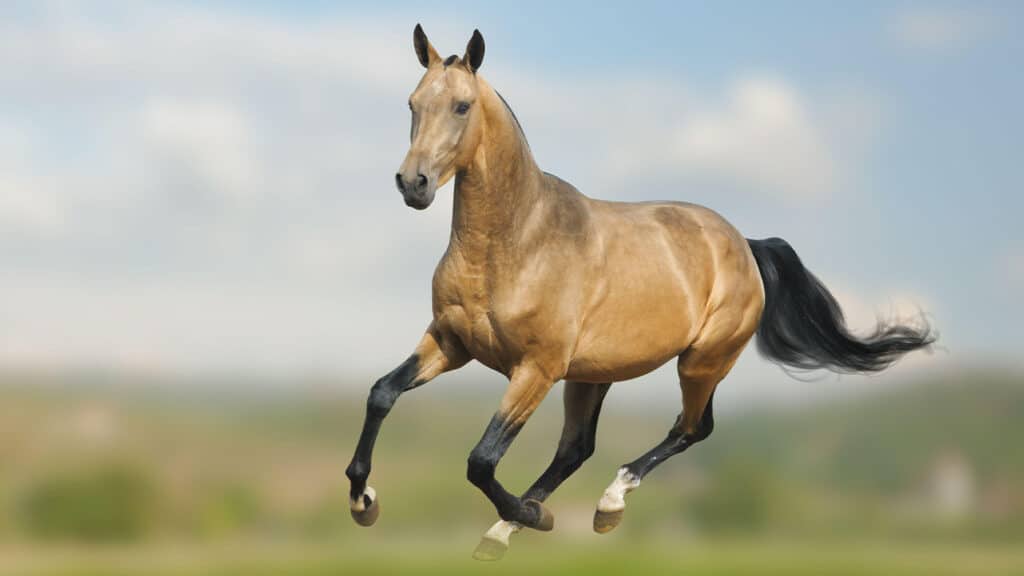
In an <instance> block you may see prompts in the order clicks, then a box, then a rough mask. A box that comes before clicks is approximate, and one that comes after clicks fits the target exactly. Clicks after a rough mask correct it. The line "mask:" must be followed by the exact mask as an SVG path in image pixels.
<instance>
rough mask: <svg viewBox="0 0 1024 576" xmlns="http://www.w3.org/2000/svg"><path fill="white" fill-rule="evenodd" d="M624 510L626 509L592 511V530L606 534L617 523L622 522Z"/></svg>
mask: <svg viewBox="0 0 1024 576" xmlns="http://www.w3.org/2000/svg"><path fill="white" fill-rule="evenodd" d="M625 511H626V509H625V508H623V509H622V510H615V511H613V512H603V511H601V510H597V511H596V512H594V532H597V533H598V534H607V533H608V532H611V531H612V530H614V529H615V527H616V526H618V525H619V522H622V514H623V513H624V512H625Z"/></svg>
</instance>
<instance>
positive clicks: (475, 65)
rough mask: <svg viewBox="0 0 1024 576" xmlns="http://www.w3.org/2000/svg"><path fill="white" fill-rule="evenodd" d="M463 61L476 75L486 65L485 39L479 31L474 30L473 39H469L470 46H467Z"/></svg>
mask: <svg viewBox="0 0 1024 576" xmlns="http://www.w3.org/2000/svg"><path fill="white" fill-rule="evenodd" d="M462 61H463V62H465V63H466V66H469V70H470V71H471V72H473V73H474V74H476V71H477V70H479V69H480V65H481V64H483V63H484V37H483V36H482V35H481V34H480V31H479V30H473V37H472V38H470V39H469V44H466V54H465V55H464V56H463V57H462Z"/></svg>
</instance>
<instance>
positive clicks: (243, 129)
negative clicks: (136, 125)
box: [141, 101, 259, 196]
mask: <svg viewBox="0 0 1024 576" xmlns="http://www.w3.org/2000/svg"><path fill="white" fill-rule="evenodd" d="M141 124H142V136H143V139H144V140H145V142H146V144H147V145H149V146H150V147H151V148H152V150H153V152H154V153H155V154H157V155H158V156H159V157H160V158H159V160H160V163H161V164H163V165H165V166H170V167H173V169H175V170H188V171H193V172H194V177H195V178H196V179H197V180H198V181H200V182H202V183H203V184H205V185H206V187H208V189H210V190H214V191H219V192H221V193H225V194H230V195H232V196H241V195H245V194H247V193H251V192H252V187H253V185H254V184H255V183H256V182H257V180H258V177H259V174H258V173H257V171H256V165H255V162H254V159H253V155H252V151H251V149H250V142H251V141H252V134H251V133H250V131H249V127H248V125H247V122H246V120H245V118H244V117H243V116H242V114H241V112H240V111H239V110H238V109H236V108H233V107H231V106H227V105H224V104H220V103H210V102H180V101H156V102H151V103H149V104H147V105H146V108H145V109H144V110H143V113H142V119H141Z"/></svg>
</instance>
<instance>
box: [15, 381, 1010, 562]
mask: <svg viewBox="0 0 1024 576" xmlns="http://www.w3.org/2000/svg"><path fill="white" fill-rule="evenodd" d="M5 381H6V384H5ZM443 392H444V391H443V390H438V391H437V392H436V393H434V392H431V391H429V390H424V391H422V394H420V395H419V396H418V397H416V402H406V403H404V404H399V406H398V407H397V408H396V410H395V411H394V412H393V413H392V415H391V416H390V418H389V421H388V426H386V427H385V430H384V432H383V433H382V435H381V438H380V442H379V443H378V445H377V453H376V459H375V462H374V470H373V473H372V475H371V484H372V485H374V486H375V487H376V488H377V489H378V493H379V494H380V495H381V507H382V515H381V520H380V521H379V522H378V524H377V525H376V526H374V527H373V528H372V529H370V530H366V529H361V528H358V527H356V526H355V525H354V524H353V523H352V521H351V519H350V518H349V513H348V504H347V496H346V489H347V486H348V484H347V481H346V480H345V478H344V467H345V464H346V463H347V460H348V457H349V456H350V454H351V449H352V446H353V445H354V444H355V437H356V435H357V434H358V430H359V426H360V423H361V421H362V411H363V402H364V401H363V397H362V395H359V396H357V397H353V396H346V395H342V394H335V393H333V392H330V391H313V392H310V391H306V392H302V391H290V392H282V391H262V392H259V391H255V392H254V391H248V390H247V391H246V393H245V394H240V393H239V392H238V391H237V390H235V389H213V388H211V389H200V388H198V387H192V388H189V387H179V386H175V385H173V383H167V384H166V385H158V386H147V385H144V383H140V382H134V381H126V382H113V383H103V382H100V383H91V384H90V383H85V384H82V383H77V384H76V383H75V382H66V383H65V382H56V383H37V382H23V381H21V380H20V379H14V378H4V377H2V375H0V576H8V575H9V576H33V575H40V576H51V575H52V576H149V575H154V576H199V575H203V576H263V575H275V574H287V575H290V576H291V575H294V576H305V575H334V574H339V575H351V576H363V575H373V574H419V575H430V574H445V575H459V574H489V575H501V574H516V575H517V576H522V575H523V574H530V575H531V576H532V575H543V574H587V575H589V576H599V575H602V574H616V575H623V574H644V575H647V574H700V575H702V576H704V575H707V576H717V575H727V576H728V575H745V574H758V575H764V574H769V575H771V574H780V575H781V574H785V575H787V576H793V575H797V576H799V575H803V574H806V575H814V576H831V575H853V574H871V575H883V576H900V575H904V574H908V575H909V574H920V575H929V576H932V575H939V576H941V575H947V574H948V575H953V574H963V575H972V576H973V575H979V574H980V575H984V574H1000V575H1004V574H1024V546H1020V543H1021V542H1022V541H1024V540H1022V539H1024V492H1022V491H1021V486H1024V456H1022V454H1024V453H1022V452H1021V451H1020V450H1013V449H1011V447H1010V444H1008V439H1012V438H1020V437H1021V435H1022V431H1024V377H1021V376H1020V375H1017V374H1007V375H986V374H954V375H949V376H948V377H947V378H944V379H942V380H937V381H922V382H920V383H918V384H916V385H913V386H906V387H901V388H897V389H893V390H892V391H891V392H889V393H887V394H884V395H879V396H875V397H863V398H858V399H856V400H849V401H842V402H838V401H837V402H836V403H834V404H831V405H819V406H814V407H813V408H810V409H808V408H803V409H789V410H779V411H766V412H760V413H746V414H732V415H730V414H725V415H723V416H722V418H721V419H720V424H719V426H718V429H716V431H715V434H714V436H713V437H712V438H710V439H709V440H708V441H707V442H705V443H703V444H701V445H700V446H698V447H696V448H694V450H692V451H690V452H687V453H686V454H685V455H684V456H681V457H679V458H677V459H674V460H673V461H672V462H670V463H667V464H666V465H665V466H663V467H661V468H659V469H658V470H657V472H656V473H654V474H652V475H651V476H650V477H649V478H647V479H645V481H644V485H643V487H642V488H641V489H638V490H637V491H636V492H634V493H633V494H631V495H630V500H629V507H628V512H627V517H626V520H625V522H623V525H622V526H621V527H620V528H619V529H618V530H616V532H615V533H613V534H610V535H608V536H597V535H595V534H593V533H592V532H591V528H590V521H591V517H592V514H593V510H594V504H595V503H596V501H597V499H598V498H599V497H600V495H601V493H602V491H603V490H604V488H605V486H607V483H608V481H609V480H610V479H611V477H612V475H613V474H614V471H615V470H616V468H617V467H618V465H620V464H621V463H622V462H624V461H628V459H630V458H632V457H634V456H635V455H636V454H637V453H638V451H640V450H642V449H643V448H644V447H646V446H650V445H651V444H653V443H654V442H656V441H658V440H659V439H660V438H661V437H662V435H663V434H664V422H666V421H668V420H670V417H671V414H672V413H673V412H674V410H675V406H653V407H650V408H644V410H643V411H640V410H636V409H632V410H630V409H616V408H614V407H612V408H611V409H610V410H608V411H607V414H605V415H603V416H602V428H601V429H600V430H599V433H598V451H597V454H595V456H594V458H593V459H591V460H590V461H589V462H588V463H587V464H586V465H585V466H584V467H583V468H582V469H581V470H580V471H579V472H578V473H577V474H576V475H574V476H573V477H572V478H571V479H569V481H567V482H566V484H565V485H564V486H563V487H562V489H561V490H560V491H559V492H557V493H556V494H555V495H554V496H553V497H552V499H551V500H550V501H549V504H550V508H551V509H552V511H553V512H554V513H555V517H556V529H555V531H554V532H553V533H551V534H538V533H534V532H525V533H522V534H519V535H517V536H516V537H515V539H514V540H513V546H512V550H511V551H510V552H509V554H508V556H507V557H506V558H505V559H504V560H503V561H501V562H500V563H498V564H492V565H485V564H481V563H478V562H475V561H473V560H472V559H471V557H470V556H471V553H472V551H473V548H474V547H475V546H476V544H477V541H478V539H479V537H480V535H481V534H482V533H483V531H484V530H485V529H486V528H487V527H488V526H489V525H490V524H491V523H492V522H493V521H494V520H495V516H494V509H493V507H492V506H491V505H490V503H489V502H487V501H486V499H485V498H484V497H483V496H482V495H481V494H480V493H479V491H478V490H476V489H475V488H474V487H473V486H472V485H470V484H469V483H468V482H467V481H466V479H465V466H466V455H467V454H468V453H469V451H470V449H471V448H472V445H473V443H474V442H475V441H476V439H477V438H479V435H480V431H481V430H482V429H483V427H484V426H485V425H486V422H487V419H488V418H489V417H490V410H491V408H492V403H491V402H488V401H486V400H481V399H480V398H476V397H455V398H451V399H449V398H447V397H446V396H444V394H443ZM954 422H955V423H956V425H955V426H953V425H951V424H950V423H954ZM560 425H561V414H560V405H559V403H558V402H549V403H547V404H546V405H545V406H543V407H542V408H541V410H540V412H539V413H538V415H537V417H535V418H534V420H532V421H531V424H530V426H529V427H527V428H526V429H524V431H523V434H522V435H521V437H520V438H519V440H518V441H517V443H516V445H515V446H513V448H512V450H511V451H510V452H509V454H508V457H507V458H506V459H505V460H504V461H503V462H502V466H501V467H500V468H499V471H498V473H499V477H500V478H501V479H502V481H503V482H505V483H506V485H507V486H508V487H509V488H510V489H512V490H517V489H519V490H521V489H523V488H525V487H526V486H529V484H530V483H531V482H532V481H533V480H534V478H536V476H537V474H539V473H540V471H541V470H542V469H543V467H544V465H546V463H547V462H548V460H549V459H550V457H551V454H552V452H553V450H554V446H555V443H556V442H557V438H558V433H559V427H560ZM626 431H628V433H623V432H626ZM950 486H952V491H950ZM171 543H173V544H171Z"/></svg>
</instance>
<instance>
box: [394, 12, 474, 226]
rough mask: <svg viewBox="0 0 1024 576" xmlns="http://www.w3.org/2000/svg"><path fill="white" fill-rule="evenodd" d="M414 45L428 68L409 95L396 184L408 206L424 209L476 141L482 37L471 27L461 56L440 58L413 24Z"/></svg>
mask: <svg viewBox="0 0 1024 576" xmlns="http://www.w3.org/2000/svg"><path fill="white" fill-rule="evenodd" d="M413 46H414V47H415V48H416V56H417V57H418V58H419V61H420V64H422V65H423V67H424V68H426V69H427V71H426V73H425V74H424V75H423V78H422V79H420V83H419V84H418V85H417V86H416V89H415V90H413V92H412V95H411V96H409V108H410V110H412V130H411V132H410V135H409V138H410V142H411V143H410V146H409V153H408V154H406V156H405V161H404V162H402V166H401V167H400V168H399V169H398V173H397V174H395V183H396V184H398V190H399V191H401V193H402V196H403V197H404V198H405V203H406V204H407V205H408V206H411V207H413V208H415V209H417V210H423V209H424V208H426V207H427V206H430V203H431V202H433V200H434V191H435V190H437V188H438V187H439V186H443V185H444V184H445V183H446V182H448V180H450V179H451V177H452V176H454V175H455V173H456V172H457V171H459V170H460V169H462V168H464V167H466V166H468V165H469V163H470V162H471V161H472V159H473V154H474V153H475V151H476V147H477V145H478V144H479V143H480V136H481V122H482V117H481V113H480V111H479V110H477V109H478V108H479V106H477V105H476V103H477V96H478V94H479V87H478V85H477V79H476V71H477V69H479V68H480V64H481V63H482V62H483V59H484V38H483V36H481V35H480V31H479V30H474V31H473V37H472V38H470V40H469V44H467V45H466V53H465V54H464V55H463V56H462V58H459V57H457V56H449V57H448V58H447V59H445V60H443V61H442V60H441V57H440V56H438V54H437V51H436V50H434V47H433V46H431V45H430V41H429V40H427V35H426V34H424V33H423V28H421V27H420V25H419V24H417V25H416V30H415V31H414V32H413Z"/></svg>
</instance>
